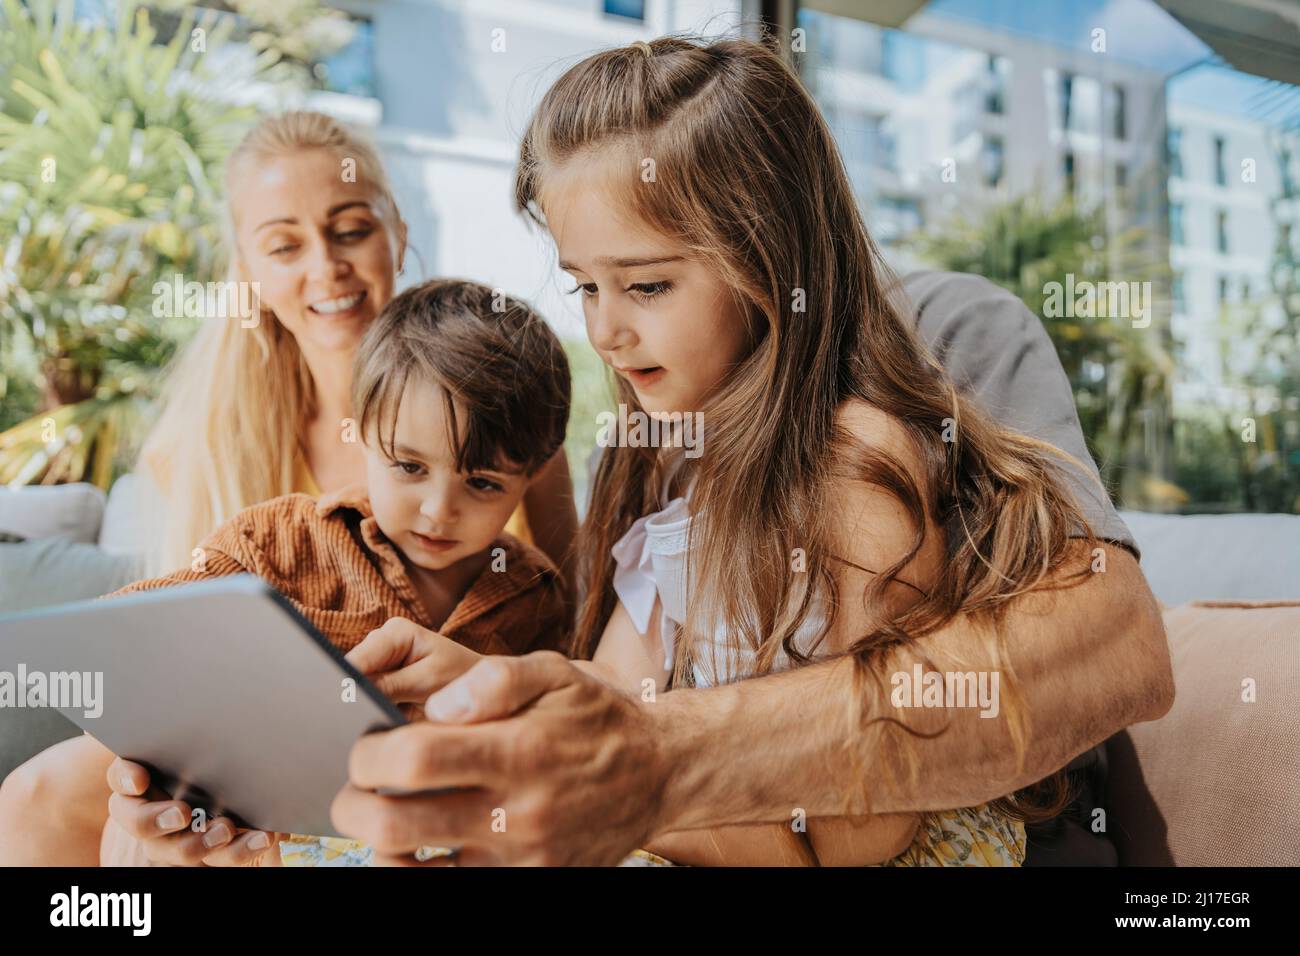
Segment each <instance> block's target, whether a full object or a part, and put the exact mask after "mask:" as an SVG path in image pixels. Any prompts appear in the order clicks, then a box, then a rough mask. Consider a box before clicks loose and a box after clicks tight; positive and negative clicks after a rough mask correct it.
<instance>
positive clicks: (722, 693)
mask: <svg viewBox="0 0 1300 956" xmlns="http://www.w3.org/2000/svg"><path fill="white" fill-rule="evenodd" d="M1108 560H1109V562H1110V570H1109V571H1108V572H1105V573H1102V574H1097V575H1094V576H1092V578H1090V579H1089V580H1086V581H1085V582H1084V583H1082V584H1079V585H1077V586H1075V587H1071V588H1066V589H1058V590H1051V591H1040V592H1035V593H1033V594H1029V595H1026V596H1024V597H1022V598H1020V599H1018V600H1017V601H1016V602H1015V603H1014V604H1013V605H1012V607H1011V608H1009V610H1008V613H1007V615H1006V617H1005V618H1004V620H1003V623H1002V625H1001V627H1000V629H999V630H1000V632H1001V635H1002V638H1003V641H1004V651H1003V655H1002V659H1001V662H1000V663H999V661H998V658H997V654H996V651H995V648H994V646H993V644H992V641H991V639H990V632H989V631H988V630H986V629H983V628H979V627H977V626H975V625H974V624H972V623H971V622H970V621H969V620H968V619H967V618H964V617H962V618H958V619H957V620H955V621H954V622H952V623H951V624H949V625H948V626H946V627H945V628H943V629H942V630H941V631H938V632H935V633H934V634H931V635H928V636H927V637H926V638H924V639H922V640H921V641H919V642H918V643H917V645H916V646H915V647H914V648H911V649H910V650H909V651H905V652H900V653H899V654H897V655H895V656H894V657H893V658H891V659H890V660H888V661H879V662H877V664H876V673H875V682H874V689H873V690H869V691H868V692H867V697H866V699H865V701H864V703H865V706H866V711H867V713H866V716H867V718H868V719H871V718H876V717H883V718H889V719H893V720H901V721H903V722H905V723H907V724H908V725H909V726H911V727H913V728H916V729H923V730H925V731H926V732H927V733H932V732H934V731H936V730H939V729H941V728H942V732H941V733H938V734H937V735H936V736H934V737H932V738H930V739H920V738H915V737H910V736H908V735H907V734H905V733H902V732H900V731H898V730H897V729H895V728H892V727H887V726H882V725H880V724H877V725H875V726H874V729H873V731H872V732H863V731H862V730H861V729H859V728H857V727H855V726H853V725H852V721H851V719H850V718H851V710H850V708H849V706H848V704H847V702H849V701H851V700H852V699H853V695H854V694H855V693H857V691H856V690H855V682H854V679H853V668H854V666H855V665H854V662H853V661H852V659H850V658H841V659H837V660H835V661H830V662H826V663H822V664H817V665H813V666H809V667H805V668H801V669H799V670H796V671H792V672H788V673H783V674H777V675H771V676H768V677H763V678H758V679H754V680H749V681H742V682H739V683H736V684H732V685H727V686H725V687H719V688H713V689H709V690H682V691H674V692H671V693H668V694H664V695H661V696H660V698H659V701H658V702H657V703H654V704H648V705H646V706H647V707H648V708H649V710H650V711H651V713H652V719H653V720H655V721H656V722H657V723H658V725H659V729H660V732H661V734H662V740H663V741H664V750H663V759H664V761H665V764H664V765H665V767H666V768H667V769H666V770H665V776H666V779H667V787H666V790H665V798H664V807H663V818H664V820H665V821H667V825H666V826H665V829H688V828H691V827H700V826H712V825H717V824H723V823H740V822H760V821H778V820H780V821H788V820H789V819H790V817H791V813H792V812H793V811H794V810H795V809H796V808H801V809H803V810H804V811H805V812H806V813H807V815H808V816H810V817H812V816H838V815H841V814H843V813H846V812H847V813H852V814H860V813H869V812H870V813H893V812H907V811H922V810H935V809H944V808H951V807H960V806H974V805H978V804H980V803H983V802H985V801H987V800H991V799H994V798H996V797H999V796H1003V795H1005V794H1008V793H1010V792H1012V791H1014V790H1016V789H1019V788H1020V787H1023V786H1026V785H1028V784H1031V783H1033V782H1035V781H1037V780H1040V779H1042V778H1043V777H1045V776H1047V775H1049V774H1051V773H1052V772H1054V771H1055V770H1057V769H1059V768H1060V767H1062V766H1064V765H1065V764H1066V763H1068V762H1069V761H1070V760H1071V759H1072V758H1073V757H1074V756H1076V755H1077V754H1079V753H1081V752H1083V751H1084V750H1087V749H1088V748H1089V747H1091V746H1094V745H1096V744H1097V743H1099V742H1100V741H1102V740H1104V739H1106V738H1107V737H1109V736H1110V735H1111V734H1113V733H1115V732H1116V731H1118V730H1120V729H1121V728H1123V727H1125V726H1127V725H1129V724H1131V723H1134V722H1136V721H1141V720H1152V719H1155V718H1156V717H1159V716H1161V715H1162V714H1163V713H1165V712H1166V711H1167V710H1168V708H1169V706H1170V704H1171V703H1172V679H1171V674H1170V666H1169V656H1168V648H1167V645H1166V644H1165V640H1164V631H1163V627H1162V625H1161V622H1160V615H1159V608H1158V606H1157V605H1156V603H1155V601H1154V599H1153V598H1152V597H1151V594H1150V591H1149V589H1147V587H1146V584H1145V581H1144V580H1143V578H1142V575H1141V572H1140V571H1139V570H1138V569H1137V565H1136V562H1135V561H1134V560H1133V559H1132V558H1131V557H1130V556H1128V555H1127V553H1126V552H1121V551H1119V549H1117V548H1111V549H1109V553H1108ZM922 654H923V655H924V656H921V655H922ZM914 662H920V663H922V666H923V668H924V669H925V670H926V671H931V670H938V671H941V672H942V671H961V672H972V671H974V672H980V671H984V672H986V673H994V672H996V673H997V674H998V675H999V686H1000V688H1001V694H1000V697H1001V701H1000V707H999V711H998V715H997V716H996V717H993V718H987V717H981V716H979V714H980V712H981V711H980V709H977V708H972V707H966V708H957V707H953V708H916V709H911V710H909V712H907V713H902V712H900V708H897V707H895V706H894V705H893V703H892V702H891V700H890V696H891V695H890V690H891V680H890V678H891V675H892V674H893V673H897V672H899V671H908V672H911V671H912V668H913V663H914ZM1008 665H1010V666H1008ZM869 686H871V685H869ZM1012 687H1014V693H1011V692H1010V691H1011V689H1012ZM1016 713H1019V714H1021V715H1022V716H1023V718H1024V724H1023V726H1024V737H1023V753H1022V755H1021V759H1017V752H1016V751H1017V747H1016V741H1015V737H1014V735H1013V728H1014V722H1013V717H1014V715H1015V714H1016ZM885 739H888V740H890V741H891V744H892V745H891V746H887V747H885V748H883V749H882V748H881V747H880V742H881V741H882V740H885ZM895 746H896V747H899V748H906V751H905V752H906V753H907V754H908V755H909V759H910V762H911V766H912V768H913V772H911V773H909V772H908V769H907V767H906V766H904V762H903V761H900V760H899V758H898V753H899V751H898V750H896V749H895ZM854 747H856V748H858V752H857V755H856V757H857V763H858V765H859V766H862V767H864V768H865V771H864V772H865V776H866V777H867V781H866V782H867V784H868V788H869V789H868V788H863V787H861V786H855V785H854V784H855V779H854V777H853V767H854V756H855V755H854V752H853V748H854ZM859 779H860V778H859Z"/></svg>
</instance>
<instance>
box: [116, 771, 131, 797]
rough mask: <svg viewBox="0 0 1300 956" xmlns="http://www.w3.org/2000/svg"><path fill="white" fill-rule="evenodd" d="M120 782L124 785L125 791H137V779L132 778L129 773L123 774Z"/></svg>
mask: <svg viewBox="0 0 1300 956" xmlns="http://www.w3.org/2000/svg"><path fill="white" fill-rule="evenodd" d="M118 783H119V785H120V786H121V787H122V792H123V793H135V781H134V780H132V779H131V775H130V774H129V773H124V774H122V779H121V780H120V781H118Z"/></svg>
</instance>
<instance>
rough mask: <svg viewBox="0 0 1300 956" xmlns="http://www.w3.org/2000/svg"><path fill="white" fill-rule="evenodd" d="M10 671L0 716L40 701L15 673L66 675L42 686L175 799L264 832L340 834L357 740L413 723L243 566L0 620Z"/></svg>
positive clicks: (0, 666)
mask: <svg viewBox="0 0 1300 956" xmlns="http://www.w3.org/2000/svg"><path fill="white" fill-rule="evenodd" d="M4 672H8V674H9V675H10V690H11V691H13V690H15V689H16V690H17V695H18V696H17V697H16V698H15V700H14V701H12V702H9V703H6V704H5V705H3V706H0V724H2V723H3V720H4V714H5V707H6V706H18V705H23V704H27V705H30V704H31V703H32V701H31V700H29V699H23V698H26V697H27V696H28V694H26V693H24V688H16V681H17V678H18V677H19V676H20V675H21V674H23V673H25V674H26V681H27V683H26V685H25V688H26V689H30V688H31V687H32V686H34V685H33V684H32V681H33V680H34V678H33V676H32V675H33V674H38V675H51V674H55V675H60V676H58V677H56V678H54V679H52V680H49V681H48V682H47V687H48V689H47V692H46V693H47V695H48V696H47V697H46V698H45V699H46V701H48V703H49V704H51V705H63V706H56V707H55V709H57V710H59V711H60V712H61V713H63V714H64V715H65V716H66V717H68V718H69V719H70V720H72V721H74V722H75V723H76V724H77V725H78V726H80V727H81V728H82V729H83V730H85V731H87V732H88V733H90V734H91V735H92V736H94V737H95V738H96V739H98V740H99V741H100V742H101V743H103V744H104V745H105V746H106V747H108V748H109V749H110V750H112V751H113V752H114V753H116V754H119V755H120V756H123V757H126V758H128V759H131V760H135V761H137V762H139V763H143V764H145V765H147V766H149V767H151V768H152V769H153V770H154V771H155V779H156V780H157V782H158V783H159V785H160V786H162V787H163V788H164V789H166V790H168V792H170V793H172V794H173V795H174V796H176V797H177V798H178V799H184V800H187V801H188V802H190V804H191V806H195V807H204V808H205V809H207V810H210V811H212V810H215V811H218V812H225V813H229V814H231V815H233V816H235V817H236V818H237V819H239V820H240V821H241V822H243V823H245V824H246V825H247V826H250V827H256V828H259V829H265V830H279V831H283V832H289V833H306V834H315V835H320V836H337V835H338V834H337V831H336V830H335V829H334V827H333V825H332V824H331V823H330V819H329V809H330V804H331V802H332V801H333V799H334V796H335V795H336V794H337V793H338V791H339V788H340V787H342V786H343V784H344V783H345V782H346V781H347V761H348V753H349V751H350V750H351V747H352V744H353V743H354V742H355V741H356V740H357V738H358V737H360V736H362V735H363V734H365V733H368V732H369V731H372V730H379V729H383V728H388V727H393V726H397V725H399V724H402V723H405V718H404V717H403V716H402V714H401V712H400V711H399V710H398V709H397V708H396V707H395V706H394V705H393V704H392V703H391V702H390V701H389V700H388V699H387V698H385V697H384V696H383V695H382V694H381V693H379V691H378V690H377V689H376V688H375V687H374V685H372V684H371V683H370V682H369V681H367V680H366V679H365V678H364V677H362V676H361V674H360V673H358V672H357V671H356V670H355V669H354V668H352V667H351V666H350V665H349V664H347V662H346V661H344V659H343V656H342V655H341V654H340V653H339V652H338V650H337V649H335V648H334V647H333V645H331V644H330V643H329V642H328V641H327V640H326V639H325V638H324V637H323V636H322V635H321V634H320V633H319V632H318V631H316V630H315V628H313V627H312V626H311V624H309V623H308V622H307V621H306V620H304V619H303V618H302V616H301V615H299V614H298V613H297V611H296V610H295V609H294V608H293V606H292V605H291V604H290V603H289V602H288V601H287V600H286V599H285V598H284V597H283V596H281V595H280V594H278V593H276V592H275V591H274V590H273V589H272V588H271V587H269V586H268V585H267V584H266V583H265V582H263V581H261V580H260V579H258V578H256V577H253V576H251V575H246V574H241V575H235V576H232V577H228V578H221V579H218V580H215V581H204V582H200V583H197V584H188V585H183V586H180V587H174V588H166V589H161V590H157V591H149V592H144V593H141V594H132V595H127V596H125V597H121V598H114V599H112V600H109V601H82V602H78V603H76V604H67V605H62V606H60V607H57V608H46V609H42V610H39V611H33V612H28V613H24V614H18V615H10V616H7V617H3V618H0V681H3V680H4V679H5V676H4ZM96 674H99V675H102V690H101V692H100V694H99V695H98V696H99V700H98V701H97V702H96V701H95V700H93V699H92V698H93V697H94V696H95V695H94V682H95V679H96V678H95V675H96ZM74 675H81V676H80V677H79V678H78V677H75V676H74ZM35 679H36V680H39V678H35ZM348 681H351V682H353V683H352V685H351V686H349V685H348V683H347V682H348ZM77 683H80V684H81V686H82V693H81V695H80V696H76V693H75V692H76V687H75V686H74V685H76V684H77ZM0 689H2V688H0ZM87 691H89V694H88V693H87ZM3 699H4V698H3V697H0V700H3ZM69 704H75V706H69ZM95 710H99V711H100V713H99V715H98V716H94V715H93V714H94V711H95ZM88 714H90V716H88ZM0 732H3V731H2V730H0Z"/></svg>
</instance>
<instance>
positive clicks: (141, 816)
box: [100, 757, 280, 866]
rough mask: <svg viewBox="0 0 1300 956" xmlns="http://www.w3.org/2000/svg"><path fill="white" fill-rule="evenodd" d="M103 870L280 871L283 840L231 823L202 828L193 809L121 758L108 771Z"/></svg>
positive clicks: (226, 820)
mask: <svg viewBox="0 0 1300 956" xmlns="http://www.w3.org/2000/svg"><path fill="white" fill-rule="evenodd" d="M108 785H109V787H110V788H111V789H112V791H113V793H112V795H111V796H110V797H109V798H108V816H109V819H108V823H107V824H106V825H105V828H104V838H103V841H102V842H101V844H100V863H101V864H102V865H104V866H276V865H278V862H279V851H278V850H276V849H274V848H275V847H277V846H278V843H279V838H280V834H278V833H266V832H264V831H262V830H241V829H240V828H239V827H238V826H237V825H236V824H235V821H234V820H232V819H230V818H229V817H217V818H216V819H215V820H207V821H203V822H202V823H199V821H197V820H195V819H194V815H193V813H192V811H191V809H190V806H189V804H187V803H185V802H184V801H183V800H171V799H169V798H168V797H167V794H165V793H163V792H162V791H161V790H159V789H158V788H156V787H153V786H151V785H150V781H149V771H147V770H146V769H145V768H144V767H142V766H140V765H139V764H138V763H132V762H131V761H129V760H123V759H122V758H120V757H119V758H117V759H116V760H114V761H113V762H112V763H111V764H109V767H108Z"/></svg>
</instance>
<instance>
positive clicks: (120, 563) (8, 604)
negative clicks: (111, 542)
mask: <svg viewBox="0 0 1300 956" xmlns="http://www.w3.org/2000/svg"><path fill="white" fill-rule="evenodd" d="M140 573H141V568H140V564H139V561H138V560H137V559H134V558H131V557H123V556H118V555H111V554H105V553H104V552H103V551H101V550H100V549H99V548H97V547H95V546H94V545H90V544H78V543H77V542H74V541H69V540H67V539H64V538H42V539H40V540H37V541H24V542H22V543H21V544H0V612H2V613H6V614H7V613H10V612H16V611H27V610H31V609H33V608H38V607H47V606H49V605H52V604H62V603H65V602H67V601H78V600H83V599H85V598H94V597H99V596H100V595H101V594H108V593H109V592H110V591H116V590H117V589H118V588H120V587H122V586H123V585H126V584H130V583H131V582H132V581H135V580H137V579H138V578H139V577H140ZM3 640H4V632H3V626H0V641H3ZM79 733H81V731H80V730H79V729H78V728H77V726H76V725H75V724H73V723H72V722H71V721H70V720H68V719H67V718H66V717H64V716H63V715H62V714H59V713H56V712H55V711H52V710H26V709H23V710H12V711H6V712H5V715H4V719H3V721H2V722H0V778H3V777H5V776H7V775H8V774H9V772H10V771H11V770H13V769H14V767H16V766H18V765H19V764H20V763H22V762H23V761H25V760H27V759H28V758H29V757H32V756H34V755H35V754H37V753H39V752H40V751H42V750H44V749H45V748H46V747H50V746H53V745H54V744H56V743H58V742H59V741H61V740H66V739H67V738H69V737H74V736H76V735H77V734H79Z"/></svg>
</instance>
